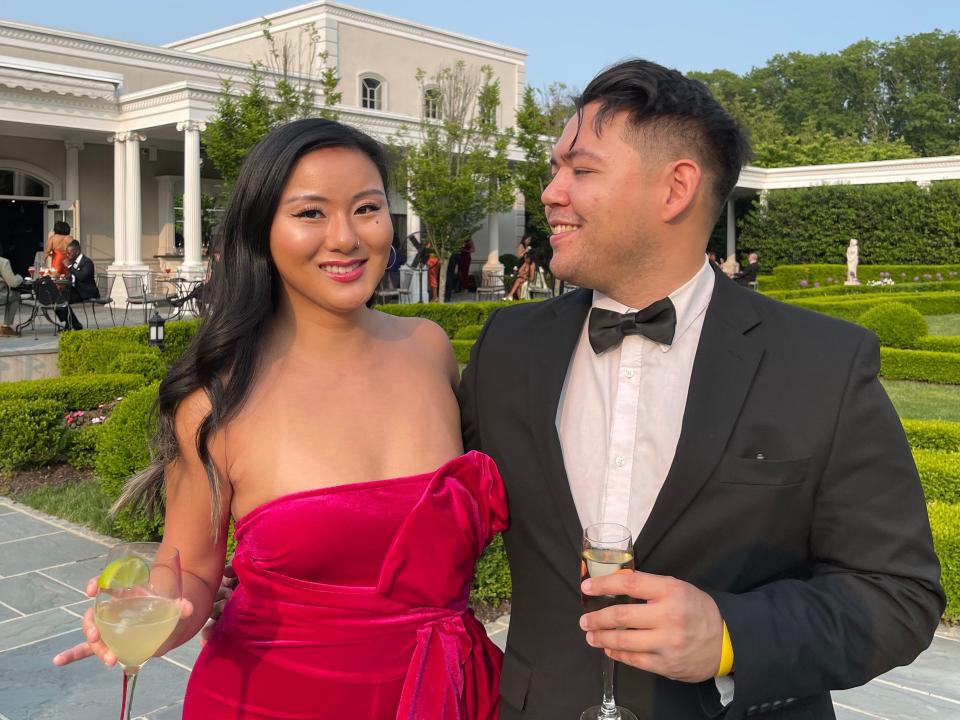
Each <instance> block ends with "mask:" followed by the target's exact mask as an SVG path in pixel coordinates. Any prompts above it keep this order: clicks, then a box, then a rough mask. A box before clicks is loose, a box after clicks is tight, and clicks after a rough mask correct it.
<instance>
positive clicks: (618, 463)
mask: <svg viewBox="0 0 960 720" xmlns="http://www.w3.org/2000/svg"><path fill="white" fill-rule="evenodd" d="M613 462H614V464H615V465H616V466H617V467H623V463H625V462H626V461H625V460H624V459H623V456H622V455H617V457H615V458H614V459H613Z"/></svg>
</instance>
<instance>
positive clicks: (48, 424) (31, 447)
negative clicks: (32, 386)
mask: <svg viewBox="0 0 960 720" xmlns="http://www.w3.org/2000/svg"><path fill="white" fill-rule="evenodd" d="M66 431H67V426H66V423H65V422H64V420H63V406H62V405H61V404H60V403H59V402H57V401H55V400H3V401H0V470H13V469H15V468H21V467H28V466H32V465H47V464H49V463H50V462H52V461H53V460H56V459H57V458H58V457H59V456H60V453H61V452H62V448H63V441H64V435H65V433H66Z"/></svg>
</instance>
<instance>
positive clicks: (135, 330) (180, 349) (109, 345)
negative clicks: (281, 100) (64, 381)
mask: <svg viewBox="0 0 960 720" xmlns="http://www.w3.org/2000/svg"><path fill="white" fill-rule="evenodd" d="M199 323H200V321H199V320H177V321H172V322H168V323H167V324H166V326H165V328H164V345H163V352H161V353H160V357H161V358H163V362H164V363H165V364H166V365H167V366H168V367H169V366H170V365H171V364H173V362H174V361H176V360H177V359H178V358H179V357H180V356H181V355H183V353H184V352H185V351H186V349H187V346H188V345H189V344H190V341H191V340H192V339H193V336H194V334H195V333H196V331H197V328H198V327H199ZM150 351H151V348H150V345H149V344H148V343H147V326H146V325H134V326H130V327H115V328H104V329H102V330H84V331H83V332H82V333H65V334H64V335H63V337H61V338H60V345H59V354H58V357H57V364H58V366H59V368H60V374H61V375H83V374H88V373H105V372H109V369H110V365H111V364H112V363H113V361H114V360H115V359H116V357H117V356H118V355H120V354H123V353H137V352H150ZM154 352H155V351H154Z"/></svg>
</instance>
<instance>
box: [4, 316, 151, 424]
mask: <svg viewBox="0 0 960 720" xmlns="http://www.w3.org/2000/svg"><path fill="white" fill-rule="evenodd" d="M85 332H86V331H85ZM82 334H83V333H64V335H65V336H66V335H82ZM145 383H146V381H145V380H144V378H143V376H142V375H135V374H130V373H114V374H108V375H80V376H70V377H59V378H46V379H44V380H20V381H18V382H8V383H0V401H2V400H51V401H53V402H56V403H58V404H59V406H60V407H61V409H62V412H66V411H67V410H89V409H90V408H95V407H97V405H100V404H101V403H105V402H109V401H110V400H113V399H114V398H116V397H118V396H120V395H126V394H127V393H129V392H130V391H132V390H135V389H137V388H139V387H143V385H144V384H145Z"/></svg>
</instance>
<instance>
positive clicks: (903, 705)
mask: <svg viewBox="0 0 960 720" xmlns="http://www.w3.org/2000/svg"><path fill="white" fill-rule="evenodd" d="M114 542H116V541H115V540H113V539H111V538H107V537H103V536H100V535H96V534H95V533H92V532H91V531H89V530H86V529H85V528H81V527H78V526H76V525H72V524H70V523H67V522H65V521H62V520H59V519H56V518H52V517H49V516H46V515H43V514H41V513H38V512H36V511H34V510H32V509H30V508H27V507H25V506H23V505H20V504H17V503H15V502H13V501H11V500H9V499H7V498H4V497H0V720H66V719H69V720H103V718H110V717H115V716H116V715H117V714H118V712H119V704H120V672H119V670H117V669H116V668H105V667H103V666H102V665H100V664H99V663H97V662H94V661H92V660H87V661H84V662H79V663H75V664H73V665H69V666H67V667H65V668H55V667H54V666H53V665H52V664H51V659H52V658H53V656H54V655H55V654H56V653H57V652H59V651H60V650H62V649H64V648H67V647H70V646H71V645H74V644H76V643H77V642H79V641H80V640H81V631H80V616H81V615H82V613H83V611H84V610H85V609H86V608H87V607H88V605H89V603H90V602H91V601H90V600H89V599H88V598H86V596H85V595H84V594H83V590H82V588H83V587H84V586H85V584H86V582H87V580H88V579H89V578H91V577H93V576H94V575H96V574H97V573H98V572H99V571H100V568H101V566H102V564H103V560H102V558H103V556H104V555H105V554H106V552H107V549H108V548H109V547H110V546H111V544H113V543H114ZM509 623H510V618H509V616H506V617H503V618H500V619H499V620H496V621H495V622H493V623H490V624H489V625H487V632H488V633H489V635H490V637H491V638H492V639H493V640H494V642H495V643H496V644H497V645H498V646H500V647H501V648H502V647H503V646H504V644H505V642H506V638H507V631H508V627H509ZM199 650H200V647H199V642H198V641H197V639H196V638H195V639H193V640H191V641H190V642H189V643H187V644H185V645H183V646H181V647H179V648H177V649H176V650H174V651H173V652H171V653H169V654H168V655H166V656H165V657H163V658H160V659H158V660H153V661H151V662H150V663H148V664H147V665H146V666H145V667H144V669H143V671H142V672H143V675H142V677H141V678H140V682H139V683H138V684H137V692H136V697H135V699H134V708H135V710H136V712H137V713H138V715H137V717H139V718H150V719H151V720H178V719H179V718H180V709H181V705H182V698H183V694H184V691H185V689H186V685H187V677H188V675H189V674H190V668H191V667H192V666H193V662H194V661H195V660H196V657H197V654H198V653H199ZM958 676H960V632H958V631H957V630H956V629H955V628H941V630H940V632H938V633H937V636H936V637H935V638H934V641H933V644H932V645H931V646H930V648H929V649H928V650H927V651H926V652H925V653H923V654H922V655H921V656H920V657H919V658H918V659H917V661H916V662H914V663H913V664H912V665H910V666H909V667H905V668H898V669H896V670H892V671H891V672H889V673H887V674H886V675H884V676H882V677H880V678H878V679H876V680H874V681H873V682H871V683H869V684H867V685H865V686H863V687H860V688H856V689H853V690H845V691H842V692H837V693H834V705H835V707H836V710H837V717H838V718H839V719H840V720H864V719H865V718H873V719H874V720H920V719H921V718H923V719H926V718H930V719H932V720H956V719H960V683H958V681H957V680H958Z"/></svg>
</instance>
